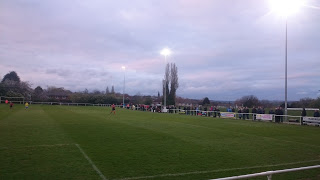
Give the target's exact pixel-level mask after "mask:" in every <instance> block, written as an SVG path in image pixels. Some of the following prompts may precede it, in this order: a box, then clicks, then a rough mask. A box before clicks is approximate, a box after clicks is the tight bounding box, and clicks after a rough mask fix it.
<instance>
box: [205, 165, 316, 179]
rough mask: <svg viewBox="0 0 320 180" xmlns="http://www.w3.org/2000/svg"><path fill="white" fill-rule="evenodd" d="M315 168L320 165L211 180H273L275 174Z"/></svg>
mask: <svg viewBox="0 0 320 180" xmlns="http://www.w3.org/2000/svg"><path fill="white" fill-rule="evenodd" d="M315 168H320V165H315V166H307V167H300V168H292V169H283V170H276V171H266V172H260V173H254V174H247V175H241V176H232V177H226V178H218V179H211V180H233V179H245V178H253V177H258V176H267V178H268V180H271V179H272V175H273V174H280V173H287V172H293V171H302V170H307V169H315Z"/></svg>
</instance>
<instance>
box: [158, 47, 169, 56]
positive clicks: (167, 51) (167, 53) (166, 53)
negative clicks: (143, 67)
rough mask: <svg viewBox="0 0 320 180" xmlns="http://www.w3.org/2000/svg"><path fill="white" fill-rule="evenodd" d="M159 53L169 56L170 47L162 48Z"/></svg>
mask: <svg viewBox="0 0 320 180" xmlns="http://www.w3.org/2000/svg"><path fill="white" fill-rule="evenodd" d="M160 54H161V55H164V56H169V55H170V54H171V51H170V49H168V48H164V49H163V50H162V51H161V52H160Z"/></svg>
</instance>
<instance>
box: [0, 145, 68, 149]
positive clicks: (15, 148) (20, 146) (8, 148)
mask: <svg viewBox="0 0 320 180" xmlns="http://www.w3.org/2000/svg"><path fill="white" fill-rule="evenodd" d="M71 145H74V144H42V145H31V146H20V147H0V150H1V149H21V148H33V147H54V146H71Z"/></svg>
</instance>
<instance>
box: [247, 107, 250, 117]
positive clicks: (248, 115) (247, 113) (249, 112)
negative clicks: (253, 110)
mask: <svg viewBox="0 0 320 180" xmlns="http://www.w3.org/2000/svg"><path fill="white" fill-rule="evenodd" d="M246 113H247V114H246V115H247V119H249V113H250V111H249V108H248V107H246Z"/></svg>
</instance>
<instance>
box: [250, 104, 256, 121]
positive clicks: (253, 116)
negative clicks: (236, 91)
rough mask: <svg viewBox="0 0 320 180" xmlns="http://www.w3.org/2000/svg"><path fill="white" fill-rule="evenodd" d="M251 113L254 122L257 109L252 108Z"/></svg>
mask: <svg viewBox="0 0 320 180" xmlns="http://www.w3.org/2000/svg"><path fill="white" fill-rule="evenodd" d="M251 112H252V119H253V120H256V114H257V109H256V108H255V107H254V106H253V108H252V110H251Z"/></svg>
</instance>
